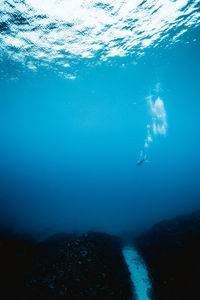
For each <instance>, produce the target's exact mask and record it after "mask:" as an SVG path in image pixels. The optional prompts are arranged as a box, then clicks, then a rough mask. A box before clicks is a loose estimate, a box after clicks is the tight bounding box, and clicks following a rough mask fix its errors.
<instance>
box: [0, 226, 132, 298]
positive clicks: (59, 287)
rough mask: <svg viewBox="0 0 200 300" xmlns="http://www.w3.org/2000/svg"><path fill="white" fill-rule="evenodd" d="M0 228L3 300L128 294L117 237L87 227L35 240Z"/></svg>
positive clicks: (128, 288) (1, 295) (0, 279)
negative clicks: (76, 233)
mask: <svg viewBox="0 0 200 300" xmlns="http://www.w3.org/2000/svg"><path fill="white" fill-rule="evenodd" d="M3 232H4V234H1V238H0V265H1V268H0V274H1V278H0V282H1V286H0V298H1V299H3V300H18V299H20V300H29V299H31V300H44V299H47V300H57V299H63V300H64V299H69V300H70V299H77V300H81V299H88V300H93V299H101V300H102V299H105V300H106V299H113V300H114V299H116V300H118V299H119V300H122V299H124V300H128V299H132V298H131V288H132V287H131V282H130V274H129V271H128V267H127V265H126V263H125V261H124V257H123V255H122V251H121V250H122V246H123V244H122V242H121V240H120V239H119V238H117V237H114V236H111V235H108V234H104V233H92V232H91V233H88V234H85V235H82V236H73V235H68V234H58V235H54V236H52V237H50V238H48V239H46V240H45V241H44V242H42V243H36V242H34V241H32V240H31V239H28V240H26V239H24V238H22V237H21V236H14V235H13V234H7V235H6V234H5V231H3ZM7 233H8V232H7Z"/></svg>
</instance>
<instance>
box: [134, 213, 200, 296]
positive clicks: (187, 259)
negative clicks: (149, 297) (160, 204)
mask: <svg viewBox="0 0 200 300" xmlns="http://www.w3.org/2000/svg"><path fill="white" fill-rule="evenodd" d="M136 243H137V248H138V250H139V251H140V253H141V255H142V256H143V258H144V260H145V262H146V264H147V267H148V270H149V273H150V275H151V278H152V283H153V289H154V296H155V299H156V300H169V299H170V300H188V299H193V300H194V299H200V285H199V284H200V212H195V213H192V214H189V215H185V216H179V217H176V218H173V219H171V220H166V221H162V222H160V223H158V224H156V225H154V226H153V227H152V228H151V229H150V230H149V231H147V232H146V233H144V234H142V235H141V236H139V238H138V239H137V241H136Z"/></svg>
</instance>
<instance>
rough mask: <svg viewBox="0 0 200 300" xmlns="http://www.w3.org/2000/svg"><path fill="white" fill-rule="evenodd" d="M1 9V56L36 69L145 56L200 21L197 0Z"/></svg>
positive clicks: (23, 0) (22, 0)
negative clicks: (77, 60)
mask: <svg viewBox="0 0 200 300" xmlns="http://www.w3.org/2000/svg"><path fill="white" fill-rule="evenodd" d="M0 5H1V11H0V39H1V46H0V47H1V53H5V54H6V55H9V57H11V58H12V59H14V60H16V61H20V62H22V63H25V64H26V65H27V67H29V68H31V69H36V68H37V67H38V65H40V64H41V63H42V64H46V65H49V64H52V65H54V64H56V65H60V66H62V67H63V69H65V68H67V69H69V68H70V67H71V61H72V60H73V59H81V58H92V57H97V58H98V59H99V60H106V59H108V58H109V57H114V56H127V55H129V54H132V53H136V55H142V54H143V52H144V49H145V48H147V47H150V46H151V47H156V46H157V45H158V44H159V43H160V42H161V41H162V40H165V39H168V44H170V43H174V42H175V41H177V40H179V38H180V36H181V35H182V34H183V33H184V32H186V31H187V30H189V29H190V28H191V27H196V26H198V23H199V21H200V11H199V1H198V0H177V1H173V0H158V1H155V0H154V1H152V0H146V1H145V0H144V1H143V0H134V1H133V0H126V1H125V0H118V1H113V0H108V1H106V0H105V1H93V0H43V1H40V0H18V1H17V0H16V1H14V0H9V1H7V0H1V4H0ZM54 67H55V66H54ZM74 71H76V70H74V69H73V72H74ZM65 73H66V74H67V73H69V74H70V71H68V70H67V71H66V72H65ZM68 76H69V77H70V75H68ZM73 76H74V75H72V76H71V77H72V78H73Z"/></svg>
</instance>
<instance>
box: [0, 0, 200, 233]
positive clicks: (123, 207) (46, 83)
mask: <svg viewBox="0 0 200 300" xmlns="http://www.w3.org/2000/svg"><path fill="white" fill-rule="evenodd" d="M9 2H10V1H9ZM11 2H12V3H11ZM11 2H10V5H8V2H7V1H6V0H3V1H2V2H0V5H2V12H1V14H0V19H1V23H0V24H1V26H0V29H1V33H0V40H1V46H0V51H1V52H0V53H1V61H0V66H1V68H0V69H1V70H0V91H1V94H0V141H1V143H0V177H1V178H0V182H1V183H0V195H1V196H0V197H1V198H0V200H1V203H0V210H1V219H2V221H3V222H5V223H6V224H7V225H12V226H14V227H15V228H20V227H23V228H24V227H25V228H26V229H27V230H30V229H31V230H34V231H43V230H50V231H57V230H69V231H71V230H87V229H93V230H105V231H107V232H123V231H126V230H137V229H140V228H143V227H145V226H148V225H149V224H151V223H153V222H155V221H159V220H161V219H163V218H167V217H171V216H174V215H176V214H181V213H183V212H184V213H185V212H189V211H193V210H195V209H200V181H199V171H200V158H199V153H200V130H199V129H200V126H199V122H200V121H199V120H200V119H199V116H200V101H199V100H200V99H199V97H200V96H199V95H200V34H199V25H198V23H199V19H200V18H199V16H200V12H199V1H181V0H177V1H170V0H168V1H157V2H152V1H151V2H150V1H146V2H145V1H143V4H141V3H142V2H141V3H139V2H140V1H137V2H138V3H137V5H138V6H137V7H138V11H136V8H135V10H131V9H130V8H131V5H133V4H131V1H127V3H128V4H129V6H128V8H126V5H125V4H124V3H125V2H123V1H116V2H115V4H114V2H113V1H107V2H105V1H102V2H101V1H100V2H99V3H96V8H95V11H93V10H92V11H90V7H86V11H85V10H84V13H85V15H84V17H83V16H82V12H81V11H79V10H76V7H75V8H74V7H73V6H72V7H71V6H70V5H72V3H71V2H69V3H68V5H69V7H71V9H73V13H74V15H75V16H77V18H79V19H80V20H79V21H76V20H75V19H73V18H72V17H71V19H72V20H75V21H74V24H73V22H72V20H71V19H70V15H69V13H68V14H66V16H65V14H64V12H62V7H60V6H59V5H61V6H62V3H63V1H60V2H56V1H51V2H52V3H54V5H55V7H57V8H58V11H57V12H60V14H58V13H57V14H56V13H55V16H54V15H53V16H52V14H53V12H54V10H52V11H51V13H49V11H45V7H41V9H39V6H38V5H39V4H38V3H39V2H38V1H36V2H35V3H37V5H36V7H35V8H34V9H35V11H34V13H35V15H34V14H33V10H30V8H29V10H30V11H29V10H28V8H27V7H28V5H30V7H31V5H32V2H33V1H31V0H27V1H25V0H24V1H11ZM87 2H88V3H89V1H77V4H76V5H77V7H82V6H81V5H82V4H84V3H87ZM59 3H60V4H59ZM74 3H76V2H74ZM81 3H82V4H81ZM145 3H146V4H145ZM158 3H160V5H161V6H160V7H157V6H158ZM118 4H119V5H118ZM147 4H148V5H149V7H150V8H147V7H143V6H144V5H147ZM150 4H151V5H150ZM52 5H53V4H52ZM74 5H75V4H74ZM84 5H85V4H84ZM142 5H143V6H142ZM172 5H177V7H178V8H177V7H176V6H174V7H173V8H172V11H170V12H167V8H170V7H171V6H172ZM117 6H119V7H117ZM163 6H164V12H166V15H163V13H162V14H161V16H160V15H158V13H157V11H158V12H159V11H161V10H162V7H163ZM165 6H166V7H165ZM24 7H26V8H27V11H25V8H24ZM134 7H136V3H135V4H134ZM100 8H101V10H100ZM37 9H38V12H37ZM156 9H157V10H156ZM61 12H62V13H61ZM69 12H70V9H69ZM139 12H141V15H138V13H139ZM172 12H174V14H175V13H176V12H178V13H177V15H175V16H174V17H173V14H172ZM31 13H32V17H31V16H30V15H29V14H31ZM48 13H49V15H48ZM79 14H80V16H79ZM87 14H88V16H90V17H91V15H92V16H93V17H92V20H93V19H94V20H96V21H94V20H93V21H91V20H90V18H88V19H87ZM145 14H146V17H145V16H144V15H145ZM108 15H109V17H110V18H111V19H112V18H113V19H114V18H117V21H116V23H114V22H113V24H111V23H110V19H109V20H107V19H105V20H104V18H105V17H106V16H107V17H108ZM167 16H168V17H171V18H172V19H170V18H169V20H168V19H167ZM150 17H151V19H150ZM161 17H162V18H161ZM52 18H53V21H52ZM82 18H83V19H82ZM95 18H96V19H95ZM148 18H149V19H148ZM68 19H70V20H69V21H68ZM88 20H89V21H88ZM103 20H104V21H103ZM138 20H139V21H138ZM83 21H84V22H85V23H84V22H83ZM101 21H102V22H101ZM154 21H155V24H154ZM34 22H35V23H34ZM87 22H89V23H88V24H89V25H90V26H89V25H88V24H87ZM103 22H104V27H103V25H102V23H103ZM106 22H108V24H106ZM148 22H149V24H147V23H148ZM44 23H45V25H44ZM68 23H69V24H68ZM91 24H92V25H91ZM131 24H132V25H131ZM134 24H135V25H134ZM83 25H84V26H85V27H84V26H83ZM150 25H152V27H151V26H150ZM76 26H79V27H80V28H76ZM81 26H82V27H81ZM98 26H102V27H103V28H102V29H99V28H98ZM128 26H129V27H128ZM131 26H132V27H131ZM74 27H75V29H73V30H72V28H74ZM90 27H91V28H90ZM55 28H56V30H57V31H55ZM59 28H60V31H59ZM112 28H113V31H112V30H111V29H112ZM124 28H125V29H124ZM127 28H128V29H127ZM126 29H127V32H129V33H130V34H128V33H127V32H126V33H124V30H126ZM47 30H48V31H47ZM81 30H82V32H81ZM98 30H99V31H98ZM106 30H107V31H106ZM108 30H111V32H108ZM128 30H129V31H128ZM183 30H184V31H183ZM38 32H39V33H38ZM80 32H81V33H80ZM105 32H106V33H107V35H106V36H105ZM131 32H132V34H131ZM37 33H38V36H37ZM179 33H181V35H180V36H178V34H179ZM50 34H52V36H53V38H52V39H50ZM58 34H62V38H60V37H58ZM165 35H166V36H165ZM146 37H149V39H148V40H147V41H146V40H145V39H146ZM28 39H29V40H28ZM144 41H146V42H144ZM95 43H96V44H95ZM70 45H71V48H70ZM94 45H95V46H94ZM97 46H99V48H98V47H97ZM92 47H93V48H92ZM95 47H96V48H95ZM100 47H102V48H100ZM91 49H92V50H91ZM141 152H143V156H144V155H146V157H147V160H148V162H144V163H143V164H142V166H138V165H137V162H138V159H139V158H140V155H141Z"/></svg>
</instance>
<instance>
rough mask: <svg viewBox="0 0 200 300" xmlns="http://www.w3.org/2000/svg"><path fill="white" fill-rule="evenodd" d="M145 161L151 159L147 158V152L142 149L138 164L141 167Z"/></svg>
mask: <svg viewBox="0 0 200 300" xmlns="http://www.w3.org/2000/svg"><path fill="white" fill-rule="evenodd" d="M145 162H149V160H147V155H146V153H143V151H141V153H140V158H139V159H138V161H137V163H136V165H137V166H139V167H141V166H142V165H143V163H145Z"/></svg>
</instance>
